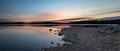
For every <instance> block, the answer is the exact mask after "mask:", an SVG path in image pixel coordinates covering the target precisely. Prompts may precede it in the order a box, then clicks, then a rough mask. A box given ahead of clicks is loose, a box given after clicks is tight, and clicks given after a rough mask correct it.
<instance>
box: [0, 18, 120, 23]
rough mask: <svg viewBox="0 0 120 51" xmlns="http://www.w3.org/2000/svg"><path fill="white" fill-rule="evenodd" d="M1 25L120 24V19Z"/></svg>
mask: <svg viewBox="0 0 120 51" xmlns="http://www.w3.org/2000/svg"><path fill="white" fill-rule="evenodd" d="M0 24H120V19H116V20H99V21H98V20H89V21H78V22H70V23H59V22H51V21H46V22H29V23H24V22H0Z"/></svg>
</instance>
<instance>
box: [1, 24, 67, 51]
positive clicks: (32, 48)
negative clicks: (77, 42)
mask: <svg viewBox="0 0 120 51" xmlns="http://www.w3.org/2000/svg"><path fill="white" fill-rule="evenodd" d="M49 29H52V30H59V29H57V28H56V27H43V26H0V51H39V50H40V49H41V48H46V47H50V46H56V44H57V43H60V44H63V43H65V42H64V41H62V40H61V39H62V36H58V35H55V34H54V33H55V32H54V31H49ZM51 42H54V44H51Z"/></svg>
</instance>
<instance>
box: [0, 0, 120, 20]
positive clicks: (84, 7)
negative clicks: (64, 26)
mask: <svg viewBox="0 0 120 51" xmlns="http://www.w3.org/2000/svg"><path fill="white" fill-rule="evenodd" d="M113 16H120V0H0V21H5V22H6V21H22V22H31V21H51V20H63V19H64V20H63V21H66V19H68V20H67V21H68V22H69V21H71V20H73V21H74V20H75V21H76V20H77V21H79V20H89V19H99V18H106V17H113Z"/></svg>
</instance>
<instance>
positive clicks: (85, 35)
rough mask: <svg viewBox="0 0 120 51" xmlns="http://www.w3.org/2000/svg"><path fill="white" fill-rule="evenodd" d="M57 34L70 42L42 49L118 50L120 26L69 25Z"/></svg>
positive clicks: (66, 50)
mask: <svg viewBox="0 0 120 51" xmlns="http://www.w3.org/2000/svg"><path fill="white" fill-rule="evenodd" d="M59 34H62V35H63V36H64V37H63V38H62V40H63V41H66V42H70V43H71V44H67V43H65V44H63V45H62V46H57V47H49V48H45V49H44V51H120V26H119V25H118V24H111V25H104V26H98V27H83V26H71V27H69V28H64V29H62V30H61V31H60V32H59Z"/></svg>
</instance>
